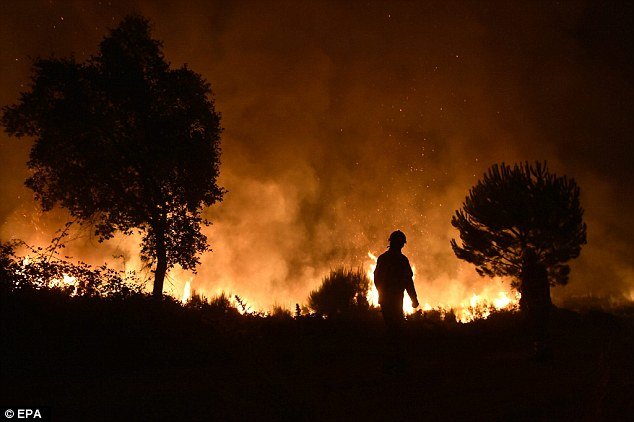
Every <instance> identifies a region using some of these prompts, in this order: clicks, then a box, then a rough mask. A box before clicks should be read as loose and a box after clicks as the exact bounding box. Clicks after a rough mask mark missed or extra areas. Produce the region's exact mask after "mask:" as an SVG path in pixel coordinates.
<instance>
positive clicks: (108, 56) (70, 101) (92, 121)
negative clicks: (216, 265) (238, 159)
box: [2, 15, 224, 297]
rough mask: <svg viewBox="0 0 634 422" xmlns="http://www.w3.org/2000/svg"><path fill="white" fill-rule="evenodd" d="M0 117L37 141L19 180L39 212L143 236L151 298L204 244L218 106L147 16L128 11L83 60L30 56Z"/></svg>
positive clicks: (102, 230) (212, 198)
mask: <svg viewBox="0 0 634 422" xmlns="http://www.w3.org/2000/svg"><path fill="white" fill-rule="evenodd" d="M2 124H3V125H4V126H5V129H6V131H7V132H8V133H9V134H11V135H14V136H17V137H22V136H29V137H33V138H34V140H35V142H34V144H33V147H32V149H31V153H30V159H29V162H28V167H29V169H31V170H32V174H31V176H30V177H29V178H28V179H27V180H26V185H27V186H28V187H29V188H31V189H33V191H34V192H35V195H36V198H37V199H38V200H39V201H40V202H41V204H42V207H43V209H44V210H50V209H52V208H53V207H54V206H56V205H60V206H62V207H64V208H66V209H68V210H69V211H70V214H71V215H72V216H73V217H76V218H78V219H79V220H80V221H83V222H89V223H92V224H94V225H95V227H96V230H95V232H96V235H97V236H98V237H99V240H100V241H102V240H104V239H108V238H111V237H112V236H113V235H114V233H115V232H116V231H120V232H122V233H124V234H126V235H128V234H131V233H132V232H134V231H138V232H139V233H141V234H143V240H142V250H141V256H142V258H143V259H144V260H145V261H146V262H148V263H149V264H150V265H154V264H155V267H154V273H155V279H154V288H153V294H154V296H156V297H160V296H161V295H162V291H163V281H164V278H165V274H166V272H167V270H168V269H169V268H171V267H172V266H173V265H175V264H179V265H180V266H181V267H183V268H184V269H191V270H195V268H196V266H197V264H198V263H199V259H198V254H199V253H201V252H203V251H205V250H207V249H208V248H209V246H208V244H207V239H206V237H205V235H203V234H202V233H201V231H200V228H201V224H205V225H206V224H208V222H207V221H206V220H205V219H204V218H203V217H202V215H201V211H202V207H204V206H209V205H211V204H213V203H215V202H216V201H220V200H221V199H222V195H223V193H224V191H223V189H222V188H220V187H218V186H217V185H216V179H217V176H218V171H219V156H220V147H219V142H220V132H221V130H222V129H221V127H220V115H219V113H217V112H216V111H215V109H214V102H213V98H212V92H211V87H210V85H209V84H208V83H207V82H206V81H205V80H204V79H203V78H202V77H201V76H200V75H199V74H197V73H195V72H193V71H192V70H190V69H189V68H187V66H182V67H180V68H177V69H172V68H170V65H169V63H168V62H167V61H166V60H165V58H164V56H163V52H162V43H161V42H160V41H158V40H155V39H152V38H151V37H150V25H149V21H148V20H146V19H145V18H143V17H141V16H138V15H132V16H128V17H126V18H125V19H124V20H123V21H122V22H121V24H120V25H119V26H118V27H117V28H116V29H114V30H111V31H110V33H109V35H108V36H107V37H105V38H104V40H103V41H102V42H101V44H100V46H99V52H98V53H97V54H96V55H95V56H93V57H91V58H90V59H89V60H88V61H86V62H85V63H78V62H77V61H76V60H75V58H73V57H71V58H61V59H60V58H50V59H36V60H35V62H34V65H33V76H32V83H31V85H30V90H29V91H28V92H24V93H22V94H21V97H20V100H19V102H18V103H17V104H16V105H12V106H8V107H4V109H3V116H2Z"/></svg>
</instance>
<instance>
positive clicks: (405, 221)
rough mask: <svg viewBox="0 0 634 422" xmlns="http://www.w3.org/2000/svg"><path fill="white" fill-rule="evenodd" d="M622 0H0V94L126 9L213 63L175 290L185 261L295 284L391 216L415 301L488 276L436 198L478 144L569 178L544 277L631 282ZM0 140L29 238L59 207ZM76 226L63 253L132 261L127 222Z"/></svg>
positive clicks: (210, 288) (9, 185)
mask: <svg viewBox="0 0 634 422" xmlns="http://www.w3.org/2000/svg"><path fill="white" fill-rule="evenodd" d="M304 3H305V4H304ZM610 7H612V8H613V9H614V10H613V9H610ZM621 7H622V9H619V10H616V9H615V8H616V6H609V7H599V6H596V5H594V6H593V5H592V4H590V5H586V4H584V3H575V4H572V3H566V4H564V5H557V4H553V5H546V4H544V3H540V4H539V5H536V6H532V5H531V4H530V3H527V4H525V5H521V4H507V2H501V3H499V4H492V3H479V2H476V3H466V2H465V3H450V4H447V3H445V2H440V3H429V4H420V3H418V2H412V3H397V4H394V3H393V2H385V3H382V2H381V3H374V2H373V3H370V4H365V3H361V2H324V3H318V2H289V3H273V2H249V3H234V2H232V3H231V4H229V3H227V2H219V3H218V4H213V3H208V2H201V3H200V4H193V5H192V4H190V5H187V6H185V5H183V4H182V3H181V2H173V3H166V2H160V3H159V2H147V3H143V2H142V3H134V4H131V5H130V4H123V3H119V2H112V5H107V4H105V3H104V4H102V5H100V6H98V7H97V6H88V5H87V4H86V3H85V2H77V3H70V2H68V3H64V4H59V5H57V4H49V3H39V2H38V3H32V4H30V5H29V4H28V2H27V3H26V5H25V4H24V3H20V4H13V5H3V6H2V8H3V9H5V10H3V13H2V14H1V16H2V18H0V19H2V21H3V22H2V23H3V25H2V28H3V29H2V33H1V38H0V39H1V42H2V46H3V51H2V52H0V54H1V55H2V56H1V57H2V63H3V65H2V68H1V69H0V72H1V73H2V79H1V80H2V91H1V92H0V99H1V100H2V104H8V103H12V102H15V101H16V99H17V94H18V91H19V90H20V84H25V83H27V75H28V69H29V61H28V59H27V57H29V56H30V57H34V56H47V55H49V54H51V53H54V54H55V55H57V56H65V55H68V54H70V53H71V52H74V53H75V55H76V56H77V57H78V58H82V57H84V56H85V55H86V54H91V53H92V52H94V51H95V49H96V45H97V43H98V42H99V40H100V39H101V37H103V36H104V34H105V31H106V28H107V27H113V26H115V25H116V24H117V23H118V21H119V20H120V19H121V18H122V17H123V16H124V15H125V14H126V13H129V12H131V11H139V12H141V13H143V14H145V15H146V16H148V17H149V18H150V19H151V20H152V21H153V23H154V36H155V37H157V38H159V39H162V40H163V41H164V44H165V53H166V56H167V58H168V59H169V60H170V61H171V62H172V63H173V64H174V65H176V66H178V65H180V64H182V63H185V62H186V63H189V65H190V67H191V68H192V69H194V70H195V71H198V72H200V73H201V74H202V75H203V76H204V77H205V78H206V79H207V80H208V81H210V82H211V83H212V86H213V89H214V92H215V93H216V106H217V108H218V110H220V111H221V112H222V115H223V120H222V124H223V126H224V127H225V132H224V134H223V138H222V139H223V141H222V146H223V158H222V160H223V163H222V168H221V184H222V185H223V186H224V187H226V188H227V189H228V191H229V193H228V194H227V195H226V198H225V200H224V201H223V202H222V203H220V204H218V205H216V206H214V207H212V208H211V209H209V210H208V211H207V215H208V216H209V217H210V218H211V219H212V220H213V222H214V224H213V226H212V227H210V228H209V229H208V230H207V234H208V236H209V239H210V242H211V244H212V248H213V252H211V253H208V254H206V255H204V256H203V258H202V264H201V266H200V268H199V271H198V274H197V275H195V276H194V275H192V274H186V273H182V272H179V271H177V270H175V271H173V272H172V273H171V275H170V277H171V285H169V283H168V286H167V289H168V290H169V289H172V290H173V292H174V294H176V295H178V294H180V292H181V291H182V288H183V285H184V283H185V281H187V280H189V279H190V278H191V279H192V287H193V288H194V289H197V290H201V291H204V292H206V293H207V294H211V295H213V294H215V293H217V292H219V291H221V290H227V291H231V292H234V293H237V294H240V295H241V296H244V297H245V298H246V299H247V301H249V302H250V303H252V304H253V305H255V306H258V307H262V308H267V307H269V306H270V305H272V304H273V303H279V304H282V305H285V306H290V305H292V304H293V303H295V302H300V303H301V302H303V301H304V300H305V298H306V296H307V294H308V292H309V291H310V290H311V289H313V288H315V287H316V286H317V285H318V284H319V282H320V279H321V278H322V277H323V275H324V274H325V273H326V272H327V271H328V270H329V269H330V268H332V267H335V266H338V265H346V266H351V267H358V266H361V265H366V267H367V265H368V264H369V258H368V257H367V252H368V251H371V252H373V253H375V254H378V253H380V252H382V251H383V250H384V249H385V246H386V243H387V241H386V239H387V236H388V235H389V233H390V232H391V231H392V230H394V229H396V228H400V229H401V230H403V231H404V232H405V233H406V234H407V235H408V244H407V246H406V248H405V250H404V252H405V253H406V254H407V255H408V256H409V257H410V260H411V261H412V263H413V264H415V266H416V269H417V278H416V285H417V288H418V290H419V291H420V293H419V294H420V295H421V296H422V301H423V302H429V303H431V304H432V305H433V304H437V303H445V304H447V303H450V304H451V303H458V302H460V301H461V300H463V299H465V298H468V297H469V296H470V295H471V294H473V293H479V292H481V291H482V290H483V289H484V286H489V287H490V286H491V285H492V283H493V284H494V283H497V284H494V287H495V288H496V289H497V288H498V286H499V282H498V281H492V280H486V279H481V278H480V277H478V276H477V274H476V273H475V271H474V269H473V268H472V267H470V266H468V265H465V264H461V263H460V262H459V261H458V260H457V259H456V258H455V257H454V256H453V253H452V251H451V248H450V246H449V240H450V239H451V238H452V237H456V236H457V233H456V231H455V230H454V229H453V228H452V227H451V226H450V224H449V221H450V218H451V215H452V214H453V212H454V210H455V209H457V208H458V207H459V206H460V205H461V202H462V200H463V199H464V197H465V195H466V194H467V191H468V189H469V188H470V187H471V186H472V185H473V184H474V183H475V182H476V181H477V179H478V178H479V177H481V175H482V173H483V172H484V171H485V170H486V169H487V168H488V167H489V166H490V165H491V164H493V163H496V162H501V161H504V162H508V163H512V162H516V161H523V160H528V161H533V160H538V159H539V160H543V159H547V160H548V161H549V165H550V167H551V170H552V171H555V172H557V173H561V174H567V175H569V176H572V177H574V178H575V179H576V180H577V181H578V183H579V184H580V185H581V187H582V204H583V206H584V208H585V209H586V221H587V223H588V245H586V247H585V248H584V249H583V250H582V255H581V257H580V258H579V259H578V260H576V261H575V262H574V263H573V266H572V275H571V281H570V285H569V286H567V287H565V288H557V289H555V291H554V294H555V296H556V297H557V298H558V299H559V300H561V299H563V298H564V297H566V296H580V295H581V296H583V295H595V296H610V297H613V298H623V297H625V298H630V299H632V294H633V292H634V290H633V289H634V267H633V266H632V262H634V260H633V259H632V258H633V256H632V237H633V230H632V223H633V221H632V217H631V212H629V210H631V207H632V205H633V204H632V197H633V195H632V194H633V193H634V192H633V191H632V184H631V182H630V181H629V180H628V176H629V172H630V167H631V164H630V161H631V156H632V153H631V152H632V151H631V149H632V143H631V140H632V133H633V131H632V121H631V115H633V113H632V111H633V110H632V108H633V107H632V98H634V97H633V96H632V84H631V79H630V78H629V74H630V72H631V70H632V69H631V65H632V60H631V59H632V55H631V53H632V51H631V48H630V45H629V44H627V43H630V42H631V41H627V40H631V39H633V38H634V37H631V35H632V34H631V31H632V29H631V28H632V27H633V26H632V25H631V23H632V22H631V17H632V13H631V12H632V11H631V8H630V9H627V7H628V6H621ZM61 17H64V19H63V20H61ZM53 26H55V28H53ZM16 59H18V60H17V61H16ZM0 151H1V153H2V162H3V167H2V169H1V170H0V174H1V175H2V180H3V183H2V185H1V186H0V195H2V198H3V201H2V204H1V205H0V217H1V218H2V228H1V232H0V235H1V236H2V239H7V238H10V237H21V238H24V239H25V240H28V241H30V242H32V243H38V242H42V243H44V242H47V241H48V240H49V239H50V237H51V235H52V233H53V232H54V230H55V229H57V228H59V227H61V225H62V224H63V222H64V221H65V214H64V213H63V211H59V212H56V213H50V215H40V214H39V213H38V211H37V207H36V205H35V204H34V203H33V201H32V199H31V198H32V197H31V194H30V192H29V191H27V190H26V189H25V188H23V187H22V181H23V180H24V177H25V176H26V169H25V165H24V163H25V162H26V159H27V153H28V142H27V141H17V140H15V139H8V138H7V137H6V135H2V141H1V146H0ZM76 235H79V236H80V237H79V239H77V240H75V241H74V242H72V244H69V246H68V249H69V251H68V252H69V253H70V254H71V255H74V256H76V257H80V258H82V259H84V260H88V261H91V262H95V263H100V262H103V260H108V261H109V262H110V263H112V265H116V266H122V265H124V264H125V265H126V266H127V267H128V268H134V267H137V266H139V261H138V256H137V253H136V250H137V245H136V242H135V239H124V238H117V239H115V240H113V241H109V242H107V243H106V244H103V245H100V244H98V243H97V242H96V241H95V239H92V238H91V237H90V235H89V230H88V229H83V230H81V231H80V232H78V233H77V234H76ZM115 255H116V256H117V258H114V257H113V256H115ZM507 284H508V282H507ZM501 290H504V289H502V288H501Z"/></svg>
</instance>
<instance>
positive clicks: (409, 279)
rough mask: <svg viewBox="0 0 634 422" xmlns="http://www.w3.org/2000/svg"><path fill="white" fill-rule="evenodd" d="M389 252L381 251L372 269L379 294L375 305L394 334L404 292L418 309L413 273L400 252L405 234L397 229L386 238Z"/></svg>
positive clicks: (404, 240) (400, 324)
mask: <svg viewBox="0 0 634 422" xmlns="http://www.w3.org/2000/svg"><path fill="white" fill-rule="evenodd" d="M388 240H389V242H390V246H389V249H388V250H387V251H385V252H384V253H383V254H381V256H379V259H378V260H377V263H376V269H375V270H374V284H375V285H376V289H377V290H378V292H379V304H380V305H381V313H382V314H383V320H384V321H385V325H386V326H387V329H388V333H390V334H395V333H398V332H399V331H400V329H401V327H402V324H403V321H404V315H403V297H404V292H405V291H407V294H408V295H409V297H410V299H412V306H413V307H414V308H417V307H418V297H417V295H416V288H415V287H414V279H413V277H414V273H413V272H412V267H411V266H410V265H409V260H408V259H407V257H406V256H405V255H403V253H402V252H401V250H402V249H403V246H405V243H407V238H406V237H405V234H404V233H403V232H402V231H400V230H397V231H395V232H393V233H392V234H391V235H390V238H389V239H388Z"/></svg>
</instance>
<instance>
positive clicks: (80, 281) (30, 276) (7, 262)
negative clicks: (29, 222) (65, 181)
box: [0, 224, 145, 299]
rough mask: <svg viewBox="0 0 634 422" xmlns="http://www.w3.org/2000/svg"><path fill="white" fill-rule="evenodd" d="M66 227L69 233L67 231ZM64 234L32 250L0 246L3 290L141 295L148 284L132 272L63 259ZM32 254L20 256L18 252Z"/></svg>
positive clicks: (18, 244) (0, 285)
mask: <svg viewBox="0 0 634 422" xmlns="http://www.w3.org/2000/svg"><path fill="white" fill-rule="evenodd" d="M68 227H69V224H67V226H66V229H68ZM66 234H67V232H66V231H65V230H64V231H62V232H61V233H60V234H59V236H57V237H56V238H55V239H53V242H52V243H51V244H50V245H49V246H47V247H45V248H43V247H31V246H29V245H27V244H25V243H24V242H21V241H14V242H12V243H0V290H2V291H3V292H18V291H21V292H27V291H47V290H51V291H54V292H57V293H59V294H61V295H62V296H72V297H107V298H118V299H122V298H127V297H130V296H134V295H142V291H143V285H144V284H145V283H144V282H143V281H142V280H141V279H140V278H139V277H138V276H137V275H136V273H135V272H133V271H129V272H125V271H117V270H114V269H112V268H109V267H107V266H106V265H102V266H99V267H92V266H90V265H88V264H86V263H85V262H79V263H73V262H70V261H69V260H68V259H69V258H70V257H67V256H61V254H60V251H61V250H62V249H63V247H64V245H63V243H62V240H63V238H64V236H65V235H66ZM18 247H22V248H26V249H27V250H28V251H29V254H28V255H27V256H18V255H17V254H16V252H15V250H16V248H18Z"/></svg>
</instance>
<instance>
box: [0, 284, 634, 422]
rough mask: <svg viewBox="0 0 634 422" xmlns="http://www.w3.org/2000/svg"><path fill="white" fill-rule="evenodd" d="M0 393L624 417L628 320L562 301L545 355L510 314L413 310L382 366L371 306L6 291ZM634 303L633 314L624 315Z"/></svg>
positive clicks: (107, 404)
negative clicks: (341, 314) (396, 348)
mask: <svg viewBox="0 0 634 422" xmlns="http://www.w3.org/2000/svg"><path fill="white" fill-rule="evenodd" d="M0 304H1V309H0V311H1V316H2V320H1V324H2V325H1V330H2V332H1V336H2V344H1V346H0V347H1V351H0V353H1V354H0V358H1V360H0V365H1V366H0V373H1V386H2V389H1V395H0V405H2V406H16V405H20V406H27V407H28V406H50V407H52V412H53V420H64V421H65V420H79V421H88V420H90V421H94V420H174V421H176V420H179V421H180V420H216V419H238V420H244V419H251V418H255V419H264V420H269V419H276V420H279V419H283V420H286V419H294V420H305V419H308V420H312V419H328V420H331V419H337V420H341V419H345V420H359V419H370V420H402V419H412V418H413V419H416V420H422V419H433V420H452V421H453V420H627V419H631V418H632V417H633V416H632V415H634V408H633V407H634V405H633V403H634V363H633V360H634V359H633V357H634V354H633V353H632V352H633V351H634V347H633V346H634V323H633V321H634V318H632V312H631V309H630V310H629V311H628V310H624V311H621V312H618V313H612V314H610V313H604V312H599V311H594V312H585V313H576V312H571V311H567V310H562V309H559V310H557V311H556V313H555V316H554V318H553V328H552V338H553V348H554V357H553V359H552V360H551V361H549V362H536V361H534V360H532V359H531V358H530V353H529V349H530V341H529V339H528V337H527V335H526V333H525V327H524V324H523V321H522V318H521V316H520V315H518V314H509V313H500V314H495V315H493V316H491V317H490V318H489V319H487V320H481V321H477V322H474V323H470V324H455V323H447V322H443V321H441V320H439V319H438V318H435V317H434V316H433V315H431V316H428V317H419V318H417V319H416V320H413V321H409V322H408V324H407V327H406V335H407V338H406V339H405V342H404V344H405V345H406V347H405V349H406V351H405V359H406V361H407V362H408V364H407V365H406V366H405V367H403V368H402V370H394V369H392V368H391V367H390V366H389V365H388V366H386V362H388V360H386V356H387V354H386V344H385V339H384V333H383V327H382V322H381V320H380V317H379V315H378V314H376V313H370V314H367V313H366V314H364V315H357V316H355V317H351V318H348V319H340V320H322V319H317V318H312V317H306V316H303V317H299V318H291V317H290V316H284V315H281V316H277V317H268V318H264V317H261V316H257V315H252V316H241V315H238V314H236V313H235V312H224V311H220V310H213V309H194V308H182V307H181V306H179V305H178V304H176V303H173V302H170V301H166V302H164V303H161V304H156V303H153V302H152V301H151V300H148V299H146V298H131V299H128V300H110V301H108V300H104V299H86V298H73V299H68V298H65V297H62V296H60V295H56V294H53V293H50V292H49V293H42V292H39V293H34V292H30V293H28V292H27V293H24V292H22V293H15V292H14V293H3V295H2V298H1V302H0ZM628 312H629V313H628Z"/></svg>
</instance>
